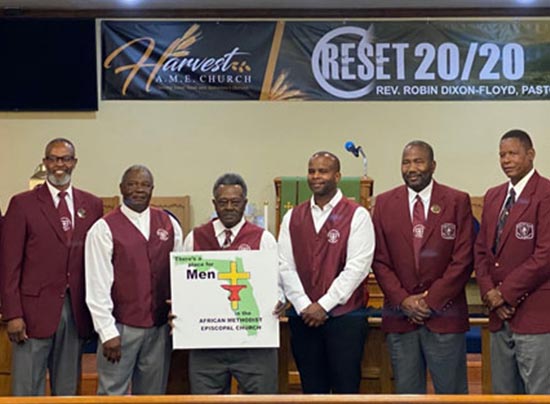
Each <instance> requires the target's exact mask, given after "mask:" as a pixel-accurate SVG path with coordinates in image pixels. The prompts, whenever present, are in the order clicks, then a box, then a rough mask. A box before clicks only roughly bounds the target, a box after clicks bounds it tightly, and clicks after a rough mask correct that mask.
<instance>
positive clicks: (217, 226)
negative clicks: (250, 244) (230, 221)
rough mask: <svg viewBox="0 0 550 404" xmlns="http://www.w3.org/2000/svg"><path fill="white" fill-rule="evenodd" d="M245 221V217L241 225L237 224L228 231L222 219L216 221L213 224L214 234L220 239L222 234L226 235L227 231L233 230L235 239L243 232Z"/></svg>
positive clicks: (240, 222)
mask: <svg viewBox="0 0 550 404" xmlns="http://www.w3.org/2000/svg"><path fill="white" fill-rule="evenodd" d="M244 223H245V220H244V216H243V217H241V220H240V221H239V223H237V224H236V225H235V226H233V227H232V228H230V229H228V228H226V227H225V226H224V225H223V223H222V221H221V220H220V219H214V221H213V222H212V226H214V234H215V235H216V237H219V236H220V235H221V234H224V233H225V231H226V230H231V234H233V237H235V236H236V235H237V234H239V231H241V229H242V227H243V226H244Z"/></svg>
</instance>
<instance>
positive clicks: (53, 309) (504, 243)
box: [0, 130, 550, 395]
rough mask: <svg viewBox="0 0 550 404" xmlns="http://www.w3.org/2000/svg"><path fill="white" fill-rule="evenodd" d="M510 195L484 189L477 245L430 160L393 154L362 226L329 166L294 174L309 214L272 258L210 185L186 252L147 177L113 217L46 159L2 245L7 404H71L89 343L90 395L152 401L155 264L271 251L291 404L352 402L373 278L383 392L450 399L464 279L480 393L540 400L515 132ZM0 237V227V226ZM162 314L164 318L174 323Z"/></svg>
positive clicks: (534, 190) (219, 184)
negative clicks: (391, 385) (9, 366)
mask: <svg viewBox="0 0 550 404" xmlns="http://www.w3.org/2000/svg"><path fill="white" fill-rule="evenodd" d="M499 148H500V164H501V167H502V170H503V171H504V173H505V174H506V176H507V177H508V178H509V181H508V182H507V183H505V184H502V185H500V186H498V187H495V188H492V189H490V190H489V191H488V192H487V194H486V196H485V200H484V209H483V216H482V221H481V227H480V230H479V234H478V235H477V238H476V235H475V234H474V219H473V216H472V212H471V208H470V200H469V197H468V195H467V194H466V193H464V192H461V191H458V190H455V189H453V188H450V187H448V186H445V185H442V184H439V183H437V182H436V181H434V180H433V178H432V177H433V174H434V172H435V168H436V162H435V159H434V152H433V149H432V147H431V146H430V145H429V144H427V143H425V142H423V141H412V142H410V143H408V144H407V145H406V146H405V148H404V150H403V154H402V161H401V172H402V177H403V180H404V183H405V184H404V185H402V186H400V187H397V188H395V189H392V190H390V191H388V192H385V193H383V194H381V195H379V196H378V197H377V198H376V206H375V208H374V213H373V218H372V220H371V216H370V214H369V212H368V211H367V210H366V209H365V208H364V207H362V206H360V205H359V204H357V203H356V202H354V201H351V200H349V199H347V198H346V197H345V196H343V195H342V192H341V191H340V190H339V188H338V183H339V181H340V178H341V173H340V162H339V160H338V158H337V157H336V156H335V155H334V154H332V153H330V152H317V153H315V154H314V155H313V156H312V157H311V158H310V159H309V161H308V174H307V180H308V185H309V187H310V189H311V191H312V197H311V198H310V199H309V200H308V201H306V202H304V203H302V204H300V205H298V206H296V207H294V208H293V209H291V210H290V211H289V212H287V214H286V215H285V216H284V218H283V221H282V223H281V230H280V235H279V240H278V243H277V242H276V241H275V238H274V237H273V236H272V235H271V234H270V233H269V232H268V231H266V230H264V229H262V228H260V227H258V226H255V225H254V224H252V223H249V222H247V221H245V220H244V218H243V215H244V209H245V206H246V204H247V186H246V183H245V181H244V180H243V178H242V177H241V176H239V175H237V174H224V175H222V176H221V177H220V178H218V180H217V181H216V182H215V184H214V187H213V204H214V209H215V211H216V213H217V217H216V218H215V219H213V220H211V221H209V222H208V223H206V224H204V225H201V226H198V227H196V228H195V229H194V230H193V231H191V232H190V233H189V234H188V235H187V237H186V238H185V240H184V238H183V232H182V230H181V227H180V225H179V223H178V222H177V220H176V219H174V218H173V217H172V216H171V215H170V214H168V213H167V212H165V211H164V210H161V209H157V208H154V207H151V206H150V201H151V196H152V192H153V188H154V181H153V175H152V173H151V172H150V170H149V169H148V168H147V167H144V166H140V165H135V166H131V167H130V168H128V169H127V170H126V171H125V172H124V174H123V176H122V180H121V183H120V192H121V194H122V197H123V203H122V205H121V206H120V207H118V208H116V209H115V210H113V211H112V212H109V213H108V214H106V215H105V216H103V210H102V205H101V200H100V199H99V198H97V197H95V196H93V195H91V194H89V193H86V192H84V191H81V190H78V189H76V188H74V187H73V186H72V185H71V175H72V171H73V169H74V167H75V166H76V163H77V159H76V154H75V147H74V145H73V144H72V143H71V142H70V141H69V140H67V139H63V138H57V139H54V140H52V141H51V142H49V143H48V145H47V146H46V149H45V156H44V158H43V163H44V165H45V166H46V169H47V173H48V175H47V180H46V183H45V184H44V185H42V186H39V187H37V188H35V189H33V190H31V191H28V192H24V193H22V194H19V195H16V196H14V197H13V198H12V199H11V201H10V204H9V208H8V210H7V212H6V216H5V218H4V221H3V229H2V237H1V241H0V298H1V307H0V312H1V314H2V319H3V320H4V321H6V322H7V331H8V335H9V338H10V340H11V341H12V342H13V372H12V376H13V386H12V387H13V394H14V395H40V394H43V393H44V390H45V381H46V370H48V371H49V375H50V385H51V391H52V394H55V395H74V394H76V391H77V386H78V382H79V378H80V360H81V352H82V347H83V344H84V342H85V341H86V339H87V338H89V336H90V335H91V333H92V330H93V329H95V331H96V332H97V334H98V336H99V341H100V344H99V346H98V354H97V367H98V378H99V383H98V393H99V394H126V393H128V391H129V390H130V389H131V392H132V394H163V393H164V392H165V390H166V384H167V379H168V369H169V363H170V353H171V349H172V348H171V340H170V335H169V334H170V325H169V324H168V319H169V310H170V307H169V305H168V304H167V300H169V299H170V271H169V253H170V252H171V251H206V250H208V251H212V250H224V249H235V250H236V249H239V248H240V246H241V245H245V244H246V246H247V247H249V248H251V249H253V250H259V249H262V250H263V249H278V251H279V280H280V281H279V283H280V285H279V288H280V290H281V292H280V301H279V302H278V303H277V304H276V307H275V310H274V312H273V315H279V314H280V313H282V311H283V308H284V307H285V301H286V300H288V302H290V304H291V305H292V307H291V309H290V311H289V312H288V317H289V326H290V331H291V347H292V352H293V355H294V358H295V360H296V364H297V367H298V370H299V372H300V378H301V383H302V390H303V391H304V393H316V394H328V393H337V394H348V393H358V392H359V387H360V382H361V361H362V357H363V348H364V345H365V340H366V335H367V320H366V311H365V309H366V303H367V302H366V300H367V298H368V297H367V295H366V293H365V289H364V281H365V278H366V277H367V275H368V273H369V271H370V268H371V267H372V269H373V271H374V273H375V275H376V279H377V281H378V283H379V284H380V287H381V288H382V290H383V292H384V297H385V301H384V308H383V312H382V328H383V330H384V331H385V332H386V333H387V342H388V347H389V351H390V356H391V363H392V367H393V374H394V378H395V390H396V393H400V394H401V393H425V392H426V374H427V372H429V373H430V375H431V377H432V380H433V383H434V388H435V391H436V393H441V394H466V393H467V392H468V383H467V373H466V344H465V332H466V331H467V330H468V308H467V302H466V297H465V291H464V289H465V285H466V283H467V281H468V279H469V278H470V276H471V273H472V270H473V269H474V268H475V272H476V279H477V281H478V284H479V287H480V292H481V296H482V299H483V302H484V303H485V305H486V306H487V309H488V310H489V318H490V331H491V362H492V386H493V392H494V393H507V394H521V393H528V394H548V393H550V374H549V373H550V367H549V366H548V363H550V360H549V359H550V358H549V357H548V356H549V355H550V319H548V318H547V316H545V315H544V314H543V307H544V305H545V303H546V302H549V301H550V181H549V180H547V179H545V178H543V177H541V176H540V175H539V174H538V173H537V172H536V171H535V169H534V157H535V150H534V148H533V144H532V142H531V139H530V137H529V135H528V134H527V133H525V132H524V131H521V130H512V131H509V132H507V133H505V134H504V135H503V136H502V138H501V140H500V145H499ZM0 223H1V222H0ZM176 314H177V313H176ZM232 376H233V377H235V378H236V379H237V381H238V383H239V388H240V391H241V392H243V393H251V394H253V393H257V394H275V393H277V352H276V349H273V348H261V349H203V350H192V351H191V352H190V355H189V377H190V385H191V392H192V393H193V394H224V393H228V392H229V387H230V379H231V377H232Z"/></svg>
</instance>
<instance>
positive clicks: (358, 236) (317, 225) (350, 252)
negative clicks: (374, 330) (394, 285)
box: [279, 152, 374, 394]
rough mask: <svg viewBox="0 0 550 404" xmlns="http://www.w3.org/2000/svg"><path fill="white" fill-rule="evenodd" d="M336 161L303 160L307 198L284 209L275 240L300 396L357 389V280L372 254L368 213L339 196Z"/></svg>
mask: <svg viewBox="0 0 550 404" xmlns="http://www.w3.org/2000/svg"><path fill="white" fill-rule="evenodd" d="M340 178H341V174H340V161H339V160H338V158H337V157H336V156H335V155H334V154H332V153H329V152H318V153H315V154H314V155H313V156H312V157H311V158H310V159H309V167H308V176H307V180H308V185H309V187H310V189H311V191H312V192H313V196H312V197H311V199H310V200H309V201H307V202H304V203H302V204H300V205H298V206H296V207H295V208H294V209H292V210H291V211H289V212H288V213H287V214H286V215H285V217H284V218H283V222H282V224H281V232H280V235H279V259H280V276H281V280H282V283H283V288H284V293H285V295H286V297H287V298H288V300H289V301H290V302H291V303H292V305H293V307H294V310H295V312H296V313H297V315H294V316H292V315H291V316H290V317H289V325H290V331H291V344H292V352H293V354H294V358H295V360H296V364H297V366H298V370H299V372H300V378H301V382H302V390H303V392H304V393H311V394H327V393H330V392H333V393H336V394H353V393H358V392H359V384H360V381H361V359H362V356H363V347H364V345H365V338H366V334H367V318H366V313H365V304H366V301H365V293H364V289H363V287H362V286H363V282H364V280H365V278H366V277H367V275H368V272H369V270H370V265H371V261H372V256H373V253H374V230H373V226H372V222H371V219H370V216H369V213H368V212H367V210H366V209H365V208H363V207H361V206H359V205H358V204H357V203H355V202H352V201H350V200H349V199H347V198H345V197H344V196H343V195H342V192H341V191H340V190H339V189H338V187H337V185H338V182H339V181H340Z"/></svg>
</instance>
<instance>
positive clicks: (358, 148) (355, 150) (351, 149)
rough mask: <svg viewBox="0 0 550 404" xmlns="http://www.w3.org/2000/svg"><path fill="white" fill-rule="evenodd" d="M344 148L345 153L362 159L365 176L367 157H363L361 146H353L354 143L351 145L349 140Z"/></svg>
mask: <svg viewBox="0 0 550 404" xmlns="http://www.w3.org/2000/svg"><path fill="white" fill-rule="evenodd" d="M344 147H345V149H346V150H347V151H349V152H350V153H351V154H353V155H354V156H355V157H359V155H361V157H362V158H363V175H364V176H365V177H366V176H367V156H366V155H365V152H364V151H363V148H362V147H361V146H355V143H353V142H352V141H351V140H348V141H347V142H346V143H345V144H344Z"/></svg>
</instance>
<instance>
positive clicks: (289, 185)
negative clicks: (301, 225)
mask: <svg viewBox="0 0 550 404" xmlns="http://www.w3.org/2000/svg"><path fill="white" fill-rule="evenodd" d="M360 180H361V178H360V177H343V178H342V179H341V180H340V183H339V184H338V186H339V188H340V189H341V190H342V193H343V194H344V195H345V196H347V197H348V198H350V199H353V200H354V201H356V202H358V203H360V199H361V197H360V193H361V182H360ZM310 197H311V191H310V189H309V187H308V185H307V178H306V177H281V206H279V209H280V212H281V220H282V218H283V216H284V215H285V213H286V212H288V210H289V209H292V208H293V207H294V206H296V205H298V204H300V203H302V202H304V201H306V200H308V199H309V198H310Z"/></svg>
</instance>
